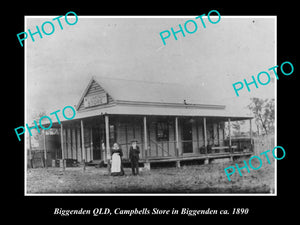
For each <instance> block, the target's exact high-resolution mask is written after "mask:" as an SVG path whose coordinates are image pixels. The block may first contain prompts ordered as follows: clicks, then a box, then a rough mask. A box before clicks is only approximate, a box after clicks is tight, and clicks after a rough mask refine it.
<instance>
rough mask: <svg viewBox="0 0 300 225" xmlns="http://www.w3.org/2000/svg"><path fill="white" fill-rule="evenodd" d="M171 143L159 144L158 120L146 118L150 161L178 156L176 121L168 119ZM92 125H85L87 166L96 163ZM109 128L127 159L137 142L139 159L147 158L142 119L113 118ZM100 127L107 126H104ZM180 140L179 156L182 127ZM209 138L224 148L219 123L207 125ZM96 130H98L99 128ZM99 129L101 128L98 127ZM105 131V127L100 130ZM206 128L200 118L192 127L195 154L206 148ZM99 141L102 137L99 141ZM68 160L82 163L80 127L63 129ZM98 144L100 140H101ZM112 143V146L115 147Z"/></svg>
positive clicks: (163, 142) (179, 130)
mask: <svg viewBox="0 0 300 225" xmlns="http://www.w3.org/2000/svg"><path fill="white" fill-rule="evenodd" d="M166 121H168V129H169V141H157V139H156V132H157V130H156V123H157V120H156V119H155V118H151V117H147V134H148V140H147V143H148V148H149V151H148V157H157V156H158V157H166V156H171V157H175V156H176V142H175V141H176V140H175V118H168V119H166ZM91 124H93V123H90V124H88V123H84V147H85V153H84V154H85V159H86V162H89V161H91V160H93V141H94V140H92V129H91ZM110 124H114V125H115V129H116V141H117V142H118V143H119V145H120V146H121V148H122V151H123V154H124V158H128V156H129V148H130V144H131V140H133V139H136V140H137V141H138V146H139V147H140V150H141V153H140V157H141V158H145V150H144V128H143V117H136V118H133V119H127V120H125V121H124V120H119V119H118V118H114V119H111V120H110ZM100 126H104V124H101V125H100ZM178 126H179V129H178V137H179V155H183V154H182V145H181V126H180V122H179V124H178ZM207 127H208V129H207V137H208V138H210V141H209V142H208V143H209V144H212V143H214V144H215V145H220V146H223V145H224V132H223V127H222V126H220V124H219V123H217V122H214V123H211V122H207ZM96 128H98V127H97V126H96ZM99 129H100V127H99ZM101 129H103V127H101ZM203 132H204V128H203V120H202V119H201V118H198V119H196V120H195V122H193V123H192V141H193V153H194V154H199V153H200V150H199V148H200V147H202V146H203V145H204V135H203ZM99 138H100V137H99ZM63 139H64V149H65V159H76V160H78V161H79V162H81V161H82V159H83V151H82V144H81V129H80V127H78V126H64V129H63ZM98 141H99V140H98ZM112 144H113V143H110V145H111V146H112Z"/></svg>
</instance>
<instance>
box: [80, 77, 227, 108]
mask: <svg viewBox="0 0 300 225" xmlns="http://www.w3.org/2000/svg"><path fill="white" fill-rule="evenodd" d="M93 81H96V82H97V83H98V84H99V85H100V86H101V87H102V88H103V89H104V90H105V91H106V92H107V93H108V94H109V95H110V96H111V97H112V98H113V99H114V101H116V103H126V102H127V103H140V104H143V103H144V104H147V103H149V104H151V103H152V104H161V105H174V106H175V105H176V104H177V105H178V104H180V105H183V106H184V105H194V106H197V105H198V106H201V105H202V106H211V107H213V106H215V107H221V108H225V106H224V105H220V104H219V101H218V100H217V99H216V98H214V97H213V93H212V91H213V90H207V89H205V88H204V87H200V86H196V85H195V86H193V87H191V86H186V85H181V84H177V83H165V82H153V81H141V80H125V79H116V78H107V77H101V76H94V77H92V79H91V80H90V82H89V84H88V86H87V88H86V89H85V91H84V93H83V94H82V97H81V99H80V100H79V102H78V104H77V107H78V106H79V105H80V104H81V103H82V101H83V98H84V96H85V94H86V93H87V91H88V89H89V86H90V85H91V83H92V82H93Z"/></svg>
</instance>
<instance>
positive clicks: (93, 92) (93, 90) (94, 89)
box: [78, 81, 114, 111]
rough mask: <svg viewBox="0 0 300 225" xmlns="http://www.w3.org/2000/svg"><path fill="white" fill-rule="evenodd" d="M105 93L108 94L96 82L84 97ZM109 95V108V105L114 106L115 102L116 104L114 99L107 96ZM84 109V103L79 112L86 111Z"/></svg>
mask: <svg viewBox="0 0 300 225" xmlns="http://www.w3.org/2000/svg"><path fill="white" fill-rule="evenodd" d="M103 93H106V92H105V90H104V89H103V88H102V87H101V86H100V85H99V84H98V83H97V82H96V81H93V82H92V83H91V85H90V87H89V89H88V91H87V93H86V95H85V96H84V97H86V96H91V95H96V94H103ZM107 95H108V103H107V104H106V105H105V106H109V105H111V104H113V102H114V101H113V99H112V97H111V96H110V95H109V94H107ZM84 109H85V108H84V103H83V101H82V102H81V104H80V106H79V108H78V111H80V110H84Z"/></svg>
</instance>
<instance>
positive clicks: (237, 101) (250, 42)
mask: <svg viewBox="0 0 300 225" xmlns="http://www.w3.org/2000/svg"><path fill="white" fill-rule="evenodd" d="M199 15H200V14H199ZM57 16H58V15H54V16H53V17H49V16H45V17H42V16H39V17H37V16H30V17H26V18H25V21H26V24H25V31H26V30H27V29H31V30H32V32H34V31H36V28H35V27H36V26H39V27H41V24H43V23H44V22H45V21H50V20H52V18H55V17H57ZM195 17H196V16H192V17H191V16H186V17H177V18H170V17H161V18H158V17H143V18H141V17H131V18H128V17H122V18H120V17H119V18H112V17H100V16H99V17H95V16H94V17H87V16H79V17H78V22H77V23H76V24H75V25H72V26H71V25H68V24H66V22H65V21H64V17H62V19H61V21H62V26H63V30H61V29H60V28H59V25H58V24H56V23H55V22H54V23H53V24H54V25H55V31H54V33H53V34H51V35H49V36H46V35H43V38H42V39H41V38H40V37H39V36H38V35H35V36H34V37H35V42H32V41H31V39H30V38H28V39H27V40H26V44H25V46H26V47H25V58H26V61H25V62H26V63H25V64H26V67H25V69H26V71H25V78H26V83H25V85H26V93H25V98H26V108H27V115H28V116H29V117H28V118H27V119H28V120H32V115H33V114H34V113H37V112H42V111H45V112H46V113H50V112H53V111H56V110H58V109H61V110H62V109H63V108H64V107H65V106H67V105H71V106H74V105H76V104H77V102H78V101H79V98H80V97H81V94H82V93H83V91H84V89H85V88H86V86H87V84H88V82H89V80H90V79H91V77H92V76H93V75H97V76H103V77H112V78H121V79H130V80H145V81H157V82H172V83H179V84H182V85H187V86H191V87H193V88H194V87H195V88H201V87H206V88H209V89H210V90H211V91H212V92H213V93H214V94H215V96H216V97H217V98H218V99H219V100H220V101H221V102H222V103H223V104H225V105H226V107H228V108H233V109H234V110H238V109H239V110H245V106H246V105H247V104H249V99H250V98H251V97H259V98H274V97H275V94H274V93H275V91H274V90H275V89H274V88H275V87H274V86H275V84H274V82H272V83H271V82H270V83H269V84H268V85H266V86H259V88H258V89H256V88H255V87H254V85H251V86H250V87H251V92H248V91H246V88H245V89H244V90H242V91H240V92H239V93H240V96H239V97H237V96H236V94H235V92H234V89H233V87H232V84H233V83H235V82H238V81H242V80H243V79H246V80H247V81H249V82H250V81H251V76H252V75H254V77H256V76H257V74H258V73H259V72H261V71H268V69H269V68H271V67H273V66H275V65H277V63H276V60H275V57H276V51H275V50H276V35H275V34H276V29H275V25H276V19H275V17H257V16H253V17H241V16H240V17H233V16H232V17H228V16H227V17H226V16H224V17H221V20H220V22H219V23H217V24H212V23H209V22H208V20H207V18H206V17H204V22H205V24H206V28H203V27H202V25H201V22H200V20H195ZM189 19H192V20H194V21H195V22H197V25H198V30H197V31H196V32H195V33H193V34H187V33H186V32H185V34H186V36H185V37H183V36H182V35H181V34H178V40H175V39H174V38H173V37H172V36H171V37H170V38H169V39H166V45H163V42H162V40H161V38H160V35H159V34H160V32H162V31H165V30H169V31H170V30H171V27H173V28H174V30H178V29H179V27H178V24H181V25H182V26H183V24H184V23H185V22H186V21H187V20H189ZM215 19H216V18H215ZM71 20H72V19H70V21H71ZM212 20H214V19H213V17H212ZM47 28H49V27H47ZM45 29H46V26H45ZM190 29H191V30H192V27H191V28H190ZM48 32H49V31H48ZM270 75H271V77H272V78H273V77H274V74H273V72H270ZM275 82H276V80H275Z"/></svg>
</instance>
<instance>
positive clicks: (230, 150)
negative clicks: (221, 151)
mask: <svg viewBox="0 0 300 225" xmlns="http://www.w3.org/2000/svg"><path fill="white" fill-rule="evenodd" d="M230 122H231V120H230V118H228V135H229V154H230V160H231V161H233V157H232V148H231V124H230Z"/></svg>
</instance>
